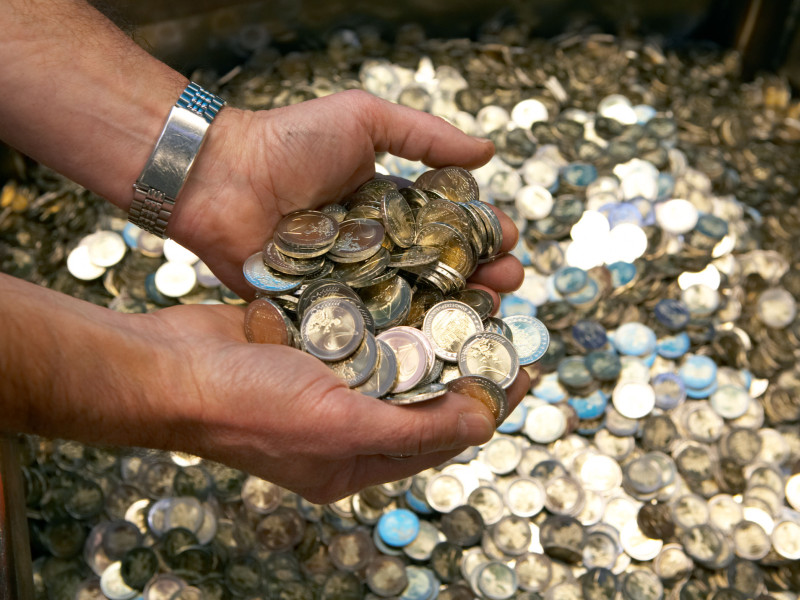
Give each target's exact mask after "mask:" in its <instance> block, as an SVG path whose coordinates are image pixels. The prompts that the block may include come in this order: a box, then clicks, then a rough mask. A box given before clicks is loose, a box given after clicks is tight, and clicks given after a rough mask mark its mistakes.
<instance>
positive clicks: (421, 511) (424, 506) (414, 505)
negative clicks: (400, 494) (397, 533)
mask: <svg viewBox="0 0 800 600" xmlns="http://www.w3.org/2000/svg"><path fill="white" fill-rule="evenodd" d="M405 499H406V504H408V507H409V508H410V509H411V510H413V511H414V512H415V513H417V514H418V515H432V514H433V509H432V508H431V507H430V506H429V505H428V502H427V501H426V500H424V499H422V498H418V497H417V496H415V495H414V494H412V493H411V490H408V491H407V492H406V494H405Z"/></svg>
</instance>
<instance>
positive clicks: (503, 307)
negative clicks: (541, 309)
mask: <svg viewBox="0 0 800 600" xmlns="http://www.w3.org/2000/svg"><path fill="white" fill-rule="evenodd" d="M513 315H528V316H531V317H535V316H536V305H535V304H534V303H533V302H531V301H530V300H526V299H525V298H520V297H519V296H517V295H515V294H503V297H502V298H501V299H500V316H501V317H511V316H513Z"/></svg>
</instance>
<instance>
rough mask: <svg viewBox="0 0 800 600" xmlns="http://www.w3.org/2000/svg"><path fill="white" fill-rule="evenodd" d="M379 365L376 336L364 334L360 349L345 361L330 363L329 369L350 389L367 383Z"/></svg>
mask: <svg viewBox="0 0 800 600" xmlns="http://www.w3.org/2000/svg"><path fill="white" fill-rule="evenodd" d="M377 365H378V345H377V343H376V341H375V336H374V335H372V334H371V333H370V332H369V331H365V332H364V340H363V341H362V342H361V345H360V346H359V347H358V349H357V350H356V351H355V352H353V354H351V355H350V356H348V357H347V358H345V359H344V360H340V361H338V362H329V363H328V367H329V368H330V369H331V371H333V372H334V373H336V375H337V376H338V377H339V378H340V379H342V380H343V381H344V382H345V383H347V385H348V386H349V387H351V388H352V387H356V386H359V385H361V384H363V383H365V382H366V381H367V380H368V379H369V378H370V377H371V376H372V373H373V372H374V371H375V368H376V367H377Z"/></svg>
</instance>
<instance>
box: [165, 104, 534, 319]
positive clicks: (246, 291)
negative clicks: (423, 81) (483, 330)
mask: <svg viewBox="0 0 800 600" xmlns="http://www.w3.org/2000/svg"><path fill="white" fill-rule="evenodd" d="M376 151H378V152H381V151H387V152H391V153H392V154H395V155H398V156H403V157H405V158H408V159H412V160H422V161H423V162H425V163H426V164H428V165H430V166H434V167H436V166H445V165H459V166H463V167H465V168H475V167H477V166H480V165H482V164H484V163H485V162H486V161H487V160H488V159H489V158H490V157H491V155H492V153H493V146H492V144H491V143H490V142H488V141H485V140H478V139H476V138H472V137H470V136H467V135H465V134H463V133H461V132H460V131H459V130H458V129H456V128H455V127H453V126H451V125H449V124H448V123H446V122H445V121H444V120H442V119H440V118H438V117H434V116H432V115H429V114H426V113H422V112H418V111H415V110H412V109H409V108H406V107H403V106H399V105H396V104H392V103H389V102H386V101H384V100H380V99H378V98H376V97H374V96H371V95H369V94H367V93H365V92H361V91H349V92H343V93H338V94H333V95H331V96H328V97H325V98H321V99H316V100H311V101H308V102H303V103H301V104H296V105H293V106H288V107H284V108H279V109H275V110H270V111H259V112H250V111H241V110H237V109H233V108H230V107H228V108H225V109H223V110H222V111H221V112H220V114H219V116H218V117H217V120H216V121H215V123H214V124H213V125H212V127H211V128H210V130H209V140H208V143H207V145H206V147H205V148H204V149H203V151H202V152H201V153H200V156H199V157H198V164H197V165H196V167H195V169H194V170H193V172H192V175H191V176H190V177H189V180H188V182H187V184H186V188H185V189H184V191H183V193H182V195H181V198H180V200H179V202H178V203H177V204H176V207H175V214H174V215H173V218H172V222H171V224H170V228H169V233H170V235H172V236H173V237H174V238H175V239H176V241H178V242H180V243H181V244H183V245H185V246H187V247H188V248H190V249H192V250H193V251H194V252H196V253H197V254H198V255H199V256H200V257H201V258H202V259H203V260H204V261H205V262H206V264H208V265H209V267H211V269H212V270H213V271H214V272H215V273H216V275H217V276H218V277H219V278H220V279H221V280H222V281H223V282H224V283H225V284H226V285H228V286H229V287H231V288H232V289H233V290H234V291H236V292H237V293H239V294H240V295H242V296H243V297H245V298H248V299H250V298H252V295H253V291H252V290H251V289H250V288H249V287H248V286H247V285H246V283H245V282H244V278H243V276H242V264H243V262H244V260H245V259H246V258H247V257H248V256H250V255H251V254H253V253H254V252H257V251H259V250H260V249H261V248H262V246H263V244H264V242H265V241H266V240H267V239H269V238H270V237H271V236H272V233H273V231H274V229H275V225H276V224H277V223H278V221H279V220H280V219H281V217H283V216H284V215H286V214H288V213H290V212H292V211H295V210H299V209H304V208H317V207H320V206H323V205H325V204H329V203H332V202H336V201H338V200H340V199H341V198H343V197H344V196H345V195H347V194H348V193H350V192H352V191H353V190H355V189H356V188H357V187H358V186H359V185H360V184H361V183H363V182H365V181H366V180H367V179H369V178H370V177H372V175H373V174H374V164H375V152H376ZM496 212H498V214H499V217H500V221H501V224H502V227H503V239H504V243H503V247H502V251H504V252H508V251H509V250H510V249H511V248H512V247H513V246H514V244H515V243H516V240H517V235H518V234H517V231H516V228H515V227H514V224H513V222H512V221H511V220H510V219H509V218H508V217H506V216H505V215H503V214H502V213H501V212H500V211H496ZM521 281H522V267H521V265H520V264H519V262H518V261H517V260H516V259H515V258H513V257H511V256H506V257H503V258H501V259H499V260H496V261H494V262H493V263H491V264H488V265H483V266H481V268H479V269H478V270H477V271H476V272H475V274H474V275H473V277H472V278H471V282H472V283H473V284H474V285H476V286H479V287H484V288H485V289H490V290H492V292H493V295H494V297H495V306H497V305H498V302H499V298H498V297H497V294H496V292H498V291H499V292H504V291H511V290H513V289H516V288H517V287H518V286H519V285H520V283H521Z"/></svg>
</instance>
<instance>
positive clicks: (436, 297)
mask: <svg viewBox="0 0 800 600" xmlns="http://www.w3.org/2000/svg"><path fill="white" fill-rule="evenodd" d="M442 300H444V296H443V295H442V292H441V291H440V290H439V289H437V288H434V287H429V286H426V285H422V284H419V283H418V284H417V285H416V286H415V288H414V295H413V296H412V297H411V310H409V312H408V316H407V317H406V325H408V326H409V327H422V323H423V320H424V319H425V315H426V314H427V312H428V311H429V310H430V309H431V307H432V306H433V305H434V304H437V303H439V302H441V301H442Z"/></svg>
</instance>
